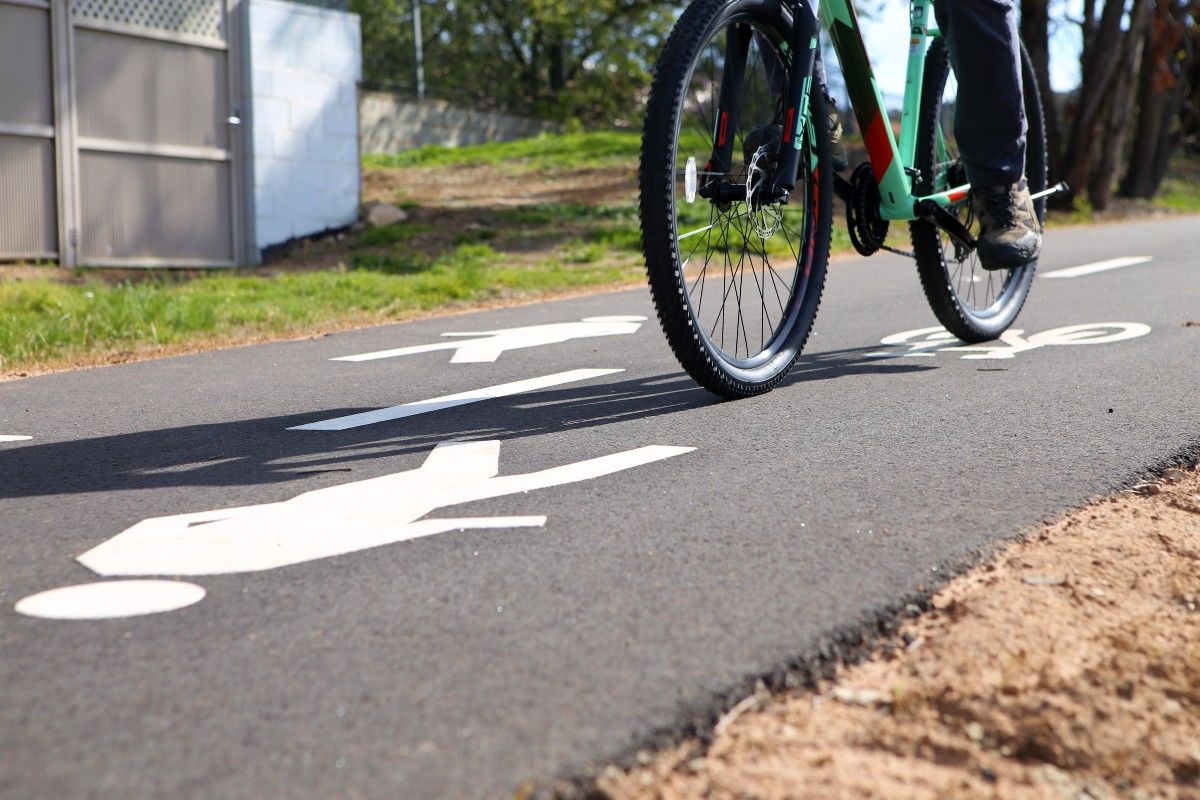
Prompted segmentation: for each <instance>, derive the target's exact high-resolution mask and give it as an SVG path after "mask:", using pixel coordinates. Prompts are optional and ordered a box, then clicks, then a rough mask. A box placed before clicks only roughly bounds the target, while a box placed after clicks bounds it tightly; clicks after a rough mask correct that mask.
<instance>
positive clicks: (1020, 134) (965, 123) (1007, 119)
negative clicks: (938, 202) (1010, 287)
mask: <svg viewBox="0 0 1200 800" xmlns="http://www.w3.org/2000/svg"><path fill="white" fill-rule="evenodd" d="M934 9H935V13H936V14H937V19H938V27H939V28H940V29H941V30H942V32H943V34H944V35H945V37H946V45H947V47H948V49H949V51H950V63H951V64H952V65H953V67H954V74H955V77H956V78H957V79H958V98H957V101H956V102H957V105H956V107H955V123H954V136H955V139H957V141H958V148H959V152H960V153H961V154H962V158H963V162H964V164H965V166H966V168H967V178H968V180H970V181H971V187H972V189H971V195H972V197H971V202H972V205H973V207H974V209H975V213H976V216H977V217H978V218H979V219H980V222H981V230H980V236H979V258H980V261H981V262H982V264H983V266H985V267H987V268H989V269H1009V268H1012V267H1018V266H1021V265H1023V264H1026V263H1028V262H1029V261H1032V260H1033V259H1034V258H1036V257H1037V255H1038V252H1039V251H1040V249H1041V226H1040V225H1039V223H1038V221H1037V216H1036V214H1035V213H1034V209H1033V203H1032V202H1031V201H1030V200H1029V190H1028V188H1027V187H1026V186H1025V181H1024V174H1025V134H1026V131H1027V129H1028V126H1027V124H1026V120H1025V104H1024V100H1023V95H1022V86H1021V55H1020V47H1019V44H1018V39H1017V21H1016V9H1015V8H1014V2H1013V0H940V2H938V3H936V4H935V6H934Z"/></svg>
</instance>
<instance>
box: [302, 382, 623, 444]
mask: <svg viewBox="0 0 1200 800" xmlns="http://www.w3.org/2000/svg"><path fill="white" fill-rule="evenodd" d="M624 371H625V370H623V369H573V370H570V371H569V372H557V373H555V374H553V375H546V376H544V377H541V378H529V379H528V380H523V381H515V382H513V383H502V384H500V385H499V386H486V387H484V388H482V389H472V390H471V391H469V392H460V393H459V394H448V395H446V396H444V397H435V398H433V399H432V400H418V401H417V402H415V403H405V404H404V405H402V406H391V407H390V408H380V409H377V410H375V411H364V412H362V413H360V414H350V415H349V416H345V417H334V418H333V419H326V420H321V421H320V422H310V423H309V424H307V425H296V426H294V427H291V428H288V430H289V431H344V430H349V429H350V428H360V427H362V426H363V425H374V424H375V423H377V422H390V421H392V420H397V419H404V418H405V417H415V416H417V415H418V414H429V413H431V412H433V411H441V410H443V409H446V408H454V407H455V406H465V405H467V404H468V403H479V402H482V401H484V400H494V399H496V398H498V397H509V396H511V395H514V394H522V393H524V392H533V391H537V390H538V389H546V388H549V387H551V386H562V385H563V384H566V383H576V382H578V381H586V380H590V379H591V378H599V377H601V376H604V375H613V374H615V373H617V372H624Z"/></svg>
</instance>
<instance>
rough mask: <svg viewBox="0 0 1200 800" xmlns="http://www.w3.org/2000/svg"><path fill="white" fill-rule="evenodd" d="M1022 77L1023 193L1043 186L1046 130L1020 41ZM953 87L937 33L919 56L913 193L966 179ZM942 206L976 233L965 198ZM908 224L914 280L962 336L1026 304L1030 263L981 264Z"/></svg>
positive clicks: (1001, 324) (996, 326)
mask: <svg viewBox="0 0 1200 800" xmlns="http://www.w3.org/2000/svg"><path fill="white" fill-rule="evenodd" d="M1021 78H1022V82H1023V84H1024V87H1025V88H1024V91H1025V118H1026V120H1027V122H1028V125H1029V130H1028V133H1027V134H1026V145H1025V178H1026V181H1027V182H1028V184H1029V191H1030V193H1035V192H1040V191H1041V190H1043V189H1045V188H1046V135H1045V124H1044V120H1043V117H1042V101H1041V94H1040V92H1039V91H1038V85H1037V78H1036V77H1035V76H1034V74H1033V65H1032V63H1031V62H1030V60H1029V54H1028V53H1026V52H1025V47H1024V46H1023V45H1022V47H1021ZM957 88H958V86H957V82H956V81H955V80H954V74H953V72H952V71H951V69H950V57H949V54H948V53H947V51H946V44H945V42H943V41H942V40H941V39H936V40H934V42H933V44H932V45H931V46H930V48H929V52H928V53H927V54H926V56H925V82H924V84H923V85H922V87H921V109H920V116H919V118H918V125H917V158H916V164H915V166H916V168H917V169H918V170H920V174H921V181H920V182H919V184H918V187H917V194H920V195H928V194H933V193H935V192H941V191H945V190H946V189H949V188H952V187H954V186H961V185H962V184H964V183H966V182H967V178H966V172H965V170H964V168H963V165H962V162H961V160H960V159H959V155H958V147H957V145H956V144H955V140H954V111H955V97H956V95H957ZM1035 206H1036V210H1037V215H1038V219H1039V220H1042V219H1044V218H1045V213H1046V201H1045V199H1044V198H1043V199H1041V200H1038V201H1036V202H1035ZM949 210H950V212H951V213H952V214H954V215H955V216H957V217H958V218H959V220H960V221H962V223H963V224H964V225H966V226H967V228H968V229H969V230H970V231H971V233H972V234H973V235H977V234H978V233H979V223H978V221H977V220H975V219H974V218H973V216H972V214H971V208H970V203H969V202H968V201H967V200H966V199H963V200H961V201H960V202H958V203H955V204H954V205H953V206H951V207H950V209H949ZM909 227H910V229H911V233H912V242H913V252H915V253H916V256H917V272H918V273H919V275H920V276H921V286H922V287H923V288H924V290H925V297H926V299H928V300H929V306H930V308H932V309H933V313H934V315H935V316H936V317H937V319H938V322H940V323H942V325H943V326H944V327H945V328H946V330H948V331H949V332H950V333H952V334H954V335H955V336H957V337H958V338H959V339H961V340H963V341H964V342H984V341H988V340H990V339H995V338H996V337H997V336H999V335H1000V334H1001V333H1003V332H1004V331H1005V330H1006V329H1007V328H1008V326H1009V325H1011V324H1012V323H1013V321H1014V320H1015V319H1016V318H1017V314H1019V313H1020V311H1021V307H1022V306H1024V305H1025V299H1026V298H1027V297H1028V296H1029V288H1030V285H1031V284H1032V283H1033V276H1034V272H1035V271H1036V270H1037V262H1036V261H1034V262H1032V263H1029V264H1026V265H1025V266H1023V267H1019V268H1017V269H1010V270H985V269H984V268H983V267H982V265H981V264H980V263H979V256H978V255H976V254H975V252H974V251H972V252H970V253H967V252H965V250H964V249H963V248H961V247H959V246H956V245H955V243H954V241H953V240H952V239H951V238H950V236H949V235H948V234H946V233H945V232H944V231H942V230H941V229H940V228H938V227H937V226H935V225H933V224H932V223H930V222H926V221H924V220H915V221H913V222H911V223H909Z"/></svg>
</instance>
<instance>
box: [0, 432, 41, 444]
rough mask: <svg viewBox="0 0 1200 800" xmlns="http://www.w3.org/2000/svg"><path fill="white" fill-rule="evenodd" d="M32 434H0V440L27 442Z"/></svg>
mask: <svg viewBox="0 0 1200 800" xmlns="http://www.w3.org/2000/svg"><path fill="white" fill-rule="evenodd" d="M32 438H33V437H32V436H17V435H15V434H0V442H28V441H29V440H30V439H32Z"/></svg>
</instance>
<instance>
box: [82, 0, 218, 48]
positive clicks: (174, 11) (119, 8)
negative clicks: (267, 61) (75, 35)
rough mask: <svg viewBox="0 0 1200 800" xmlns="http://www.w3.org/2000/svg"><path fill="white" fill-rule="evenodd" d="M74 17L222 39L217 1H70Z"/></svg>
mask: <svg viewBox="0 0 1200 800" xmlns="http://www.w3.org/2000/svg"><path fill="white" fill-rule="evenodd" d="M71 10H72V11H73V12H74V14H75V16H76V17H79V18H82V19H91V20H96V21H98V22H106V23H109V24H114V25H129V26H131V27H134V28H143V29H150V30H157V31H165V32H168V33H180V34H186V35H188V36H200V37H204V38H206V39H224V38H225V32H224V30H223V26H222V19H221V18H222V13H221V0H71Z"/></svg>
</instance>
